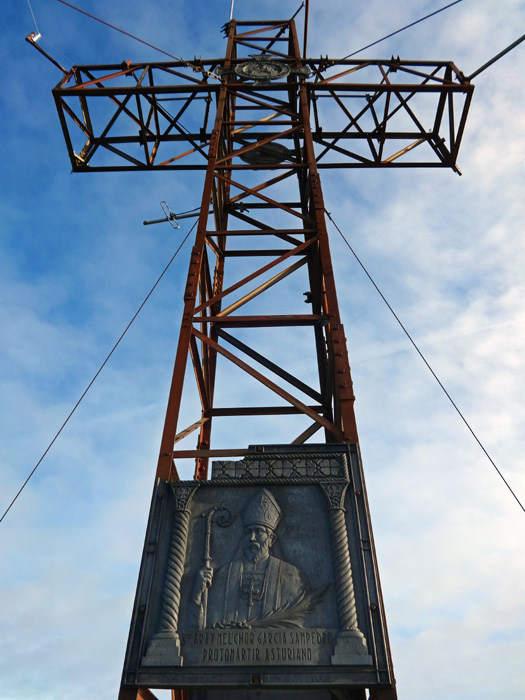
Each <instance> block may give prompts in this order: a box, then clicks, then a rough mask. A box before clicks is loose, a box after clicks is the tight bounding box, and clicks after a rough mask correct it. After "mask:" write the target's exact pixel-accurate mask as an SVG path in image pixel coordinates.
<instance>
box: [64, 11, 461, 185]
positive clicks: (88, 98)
mask: <svg viewBox="0 0 525 700" xmlns="http://www.w3.org/2000/svg"><path fill="white" fill-rule="evenodd" d="M287 24H288V23H286V22H273V23H257V22H250V23H237V26H239V27H240V26H242V33H239V34H237V35H236V39H235V44H234V53H233V54H232V55H231V56H229V57H226V58H224V59H212V60H202V59H198V60H197V59H195V60H194V61H192V62H187V61H175V62H171V63H170V62H168V63H167V62H163V63H140V64H134V63H131V62H127V63H126V62H125V63H123V64H114V65H88V66H77V67H74V68H73V69H72V70H71V71H69V72H68V73H66V75H65V76H64V78H63V79H62V80H61V82H60V83H59V84H58V85H57V87H56V88H55V89H54V90H53V94H54V97H55V101H56V106H57V109H58V113H59V116H60V121H61V124H62V129H63V131H64V135H65V139H66V143H67V147H68V151H69V156H70V159H71V164H72V166H73V170H74V171H76V172H84V171H87V170H90V171H107V170H207V168H208V159H209V153H208V151H209V148H210V144H211V139H212V135H213V119H212V118H211V106H212V104H213V103H214V102H217V101H218V100H219V99H220V95H221V92H222V90H223V89H224V87H225V86H226V85H227V87H228V93H229V95H230V96H231V97H233V96H235V97H237V98H239V99H242V100H243V103H244V105H243V106H248V105H250V106H251V107H252V108H254V109H256V106H257V101H258V99H259V96H260V94H261V87H263V86H264V91H263V92H264V95H265V97H264V102H265V104H266V105H267V107H268V110H267V111H268V115H267V119H271V124H267V125H265V126H266V128H265V129H262V128H261V127H262V126H263V124H264V123H263V122H261V124H260V125H256V124H250V128H251V129H252V131H251V132H250V135H249V137H248V136H247V135H246V134H244V133H243V131H244V129H243V128H242V127H241V126H236V128H235V129H232V130H231V131H232V144H235V145H236V147H237V148H236V149H233V150H232V166H233V167H236V168H242V167H246V166H243V165H242V163H239V160H240V159H241V156H242V155H243V154H244V153H246V151H245V150H244V149H245V148H246V147H247V145H248V144H249V143H252V144H253V143H254V141H256V140H261V139H268V142H270V141H271V142H272V143H273V144H279V147H280V149H281V150H282V152H283V154H284V156H285V157H284V160H283V162H282V163H280V164H278V165H275V166H274V168H275V169H283V170H288V169H293V168H294V167H297V166H298V165H299V163H300V158H299V157H298V156H297V154H296V148H297V133H296V131H294V129H293V128H290V127H288V128H286V129H284V128H282V129H281V128H278V127H283V126H284V125H285V123H284V122H283V116H284V112H283V110H287V109H289V107H290V103H291V102H293V99H294V98H293V94H292V93H293V92H294V91H296V88H297V86H298V84H299V83H300V84H301V89H302V91H303V93H304V98H305V100H306V103H307V107H308V111H309V112H310V113H311V115H312V117H313V120H312V121H313V130H312V131H313V133H312V141H313V147H314V153H315V161H316V164H317V168H318V169H322V168H363V167H365V168H370V167H383V168H384V167H450V168H454V169H457V166H456V158H457V153H458V149H459V146H460V143H461V138H462V135H463V129H464V126H465V121H466V117H467V113H468V109H469V105H470V101H471V98H472V92H473V89H474V88H473V86H472V85H471V84H470V82H469V80H468V79H467V78H465V77H464V76H463V74H462V73H461V72H460V71H459V70H458V69H457V68H456V66H455V65H454V63H452V62H451V61H402V60H401V59H399V58H394V57H392V58H391V59H390V60H332V59H328V58H326V59H324V58H320V59H303V58H302V57H301V56H294V58H293V61H294V65H295V71H291V72H288V70H287V68H289V61H290V56H291V54H290V48H289V37H288V36H287ZM231 26H233V25H229V26H228V27H227V28H226V31H227V32H229V31H230V30H231ZM268 32H272V33H273V34H272V35H271V36H270V35H269V34H268ZM260 52H263V53H264V55H265V56H266V57H271V58H272V61H273V64H274V68H275V73H276V74H277V75H276V77H273V76H271V75H268V76H267V78H266V79H265V78H264V76H262V78H259V79H255V80H252V81H251V82H247V81H246V80H244V79H243V78H242V77H241V76H240V75H238V74H237V73H236V72H235V70H236V69H237V68H238V67H239V66H241V65H242V64H243V63H244V62H245V61H246V60H249V57H250V56H251V55H252V56H253V55H254V53H256V54H259V53H260ZM279 73H281V75H279ZM292 111H293V110H292ZM270 114H274V116H273V117H271V118H270Z"/></svg>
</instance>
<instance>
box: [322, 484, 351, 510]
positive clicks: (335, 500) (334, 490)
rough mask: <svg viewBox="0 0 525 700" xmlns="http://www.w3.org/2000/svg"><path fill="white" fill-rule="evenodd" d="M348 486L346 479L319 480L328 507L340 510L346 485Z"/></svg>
mask: <svg viewBox="0 0 525 700" xmlns="http://www.w3.org/2000/svg"><path fill="white" fill-rule="evenodd" d="M347 486H348V484H347V482H346V481H332V482H328V483H327V482H325V483H323V482H321V488H322V489H323V491H324V493H325V496H326V497H327V499H328V504H329V509H330V510H333V509H336V510H342V509H343V504H344V498H345V492H346V487H347Z"/></svg>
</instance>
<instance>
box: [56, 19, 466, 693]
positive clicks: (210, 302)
mask: <svg viewBox="0 0 525 700" xmlns="http://www.w3.org/2000/svg"><path fill="white" fill-rule="evenodd" d="M225 33H226V36H227V50H226V55H225V57H224V58H221V59H212V60H202V59H198V60H197V59H195V60H193V61H191V62H185V61H174V62H170V63H167V62H164V63H148V64H145V63H143V64H132V63H124V64H121V65H102V66H100V65H98V66H95V65H93V66H80V67H75V68H73V69H72V70H71V71H69V72H67V73H66V74H65V76H64V78H63V79H62V81H61V82H60V83H59V85H58V86H57V87H56V88H55V89H54V90H53V94H54V97H55V101H56V105H57V109H58V113H59V116H60V121H61V125H62V128H63V131H64V136H65V139H66V144H67V148H68V152H69V156H70V159H71V163H72V166H73V170H74V171H77V172H93V171H119V170H139V171H142V170H143V171H151V170H175V171H177V170H185V171H188V170H202V171H205V181H204V188H203V195H202V203H201V208H200V214H199V217H198V223H197V233H196V236H195V240H194V244H193V247H192V251H191V257H190V263H189V271H188V276H187V281H186V286H185V289H184V311H183V318H182V325H181V332H180V337H179V342H178V348H177V354H176V359H175V367H174V372H173V378H172V383H171V390H170V396H169V401H168V409H167V414H166V421H165V426H164V432H163V437H162V444H161V450H160V456H159V462H158V468H157V478H158V479H162V480H166V481H168V480H176V479H177V478H178V475H177V466H176V465H177V463H178V461H179V460H182V459H191V460H194V461H195V478H196V479H206V477H207V473H208V461H209V459H210V458H214V457H215V458H219V457H226V456H241V455H244V454H246V452H247V449H246V447H245V445H243V444H239V443H243V442H244V440H243V430H244V428H243V426H244V425H245V423H244V421H246V420H252V421H256V423H257V426H258V436H259V437H258V441H257V442H258V443H260V444H262V443H264V442H274V441H275V440H274V439H273V438H272V429H273V430H274V429H275V421H276V420H278V421H279V424H280V429H281V430H284V429H285V428H286V426H287V422H288V423H289V426H290V427H289V442H290V443H291V444H301V443H303V442H306V441H307V440H308V439H310V438H311V437H312V436H313V435H314V434H316V433H317V431H321V434H322V435H323V440H324V441H326V442H338V443H354V444H357V443H358V436H357V429H356V422H355V416H354V394H353V389H352V379H351V374H350V366H349V361H348V353H347V349H346V339H345V335H344V329H343V326H342V324H341V319H340V314H339V308H338V301H337V294H336V286H335V282H334V275H333V270H332V263H331V259H330V249H329V242H328V234H327V229H326V222H325V208H324V203H323V194H322V190H321V183H320V178H319V170H320V169H322V168H363V167H367V168H370V167H382V168H388V167H391V168H392V167H418V166H419V167H450V168H453V169H454V170H456V171H457V170H458V169H457V165H456V157H457V153H458V149H459V146H460V143H461V138H462V135H463V130H464V126H465V121H466V117H467V113H468V109H469V105H470V101H471V98H472V93H473V89H474V88H473V86H472V85H471V84H470V82H469V81H468V79H466V78H464V76H463V75H462V74H461V73H460V72H459V71H458V69H457V68H456V66H455V65H454V64H453V63H452V62H447V61H442V62H424V61H402V60H400V59H399V58H397V59H396V58H392V59H391V60H386V61H382V60H369V61H362V60H331V59H328V58H326V59H323V58H321V59H317V60H313V59H306V58H304V57H302V56H301V52H300V49H299V44H298V39H297V34H296V30H295V25H294V22H293V20H291V21H283V22H280V21H279V22H271V21H268V22H236V21H231V22H230V23H229V24H228V25H226V27H225ZM212 107H213V108H214V109H212ZM303 302H306V303H307V309H306V310H305V307H304V303H303ZM291 343H294V344H296V345H297V344H300V346H301V347H302V348H303V347H304V362H300V363H299V364H298V361H297V355H296V353H290V352H288V348H289V347H290V344H291ZM226 366H229V367H230V368H232V369H233V371H234V372H235V371H237V372H238V373H239V377H242V378H243V379H242V382H240V383H239V385H236V386H225V385H224V382H223V381H222V380H221V377H222V376H223V375H225V373H224V372H223V369H224V367H226ZM191 367H193V374H194V389H195V391H194V394H195V396H198V402H195V403H194V404H193V410H194V411H195V412H196V414H195V415H193V417H190V418H189V419H188V420H186V419H185V422H184V424H182V425H181V415H183V413H182V410H181V405H182V389H183V385H184V382H185V379H186V381H187V377H186V375H187V374H188V371H187V370H188V368H191ZM190 371H191V369H190ZM221 373H222V374H221ZM240 386H242V387H246V390H245V391H243V392H240V391H239V387H240ZM241 393H242V400H241V396H240V394H241ZM266 397H269V399H268V400H266ZM221 398H222V403H220V401H221ZM225 398H226V399H227V400H224V399H225ZM228 399H229V400H228ZM199 406H200V407H199ZM186 413H187V411H186ZM224 420H229V421H230V425H231V424H232V422H233V429H231V428H230V429H229V431H228V432H225V431H224V430H223V428H222V426H221V423H220V421H224ZM212 426H213V428H214V430H213V433H212ZM197 433H198V439H197V444H196V447H193V448H183V447H182V446H181V445H182V444H184V441H186V439H187V438H188V437H189V436H190V435H191V434H193V435H194V436H195V434H197ZM225 435H227V438H225ZM281 435H282V433H281ZM234 438H235V439H236V440H237V443H238V444H236V445H232V444H231V443H232V442H233V440H234ZM221 441H222V442H221ZM280 441H283V440H282V438H280ZM225 442H227V443H228V444H226V445H225V444H224V443H225ZM363 495H364V496H365V494H363ZM365 498H366V496H365ZM371 546H372V549H373V543H371ZM137 697H142V698H153V697H154V696H153V694H152V693H151V691H150V690H147V689H135V688H134V689H130V688H125V687H123V688H122V689H121V694H120V700H130V699H131V698H133V700H135V699H136V698H137ZM173 697H174V698H182V697H185V695H184V693H183V691H173ZM341 697H342V696H341ZM344 697H346V698H348V700H364V699H365V689H364V688H362V689H360V688H354V689H352V690H349V691H348V693H347V694H345V696H344ZM396 697H397V695H396V691H395V688H394V687H393V686H389V687H379V688H375V689H371V690H370V698H371V699H372V700H395V698H396Z"/></svg>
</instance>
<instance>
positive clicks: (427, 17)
mask: <svg viewBox="0 0 525 700" xmlns="http://www.w3.org/2000/svg"><path fill="white" fill-rule="evenodd" d="M60 1H61V2H62V0H60ZM458 2H463V0H455V1H454V2H451V3H450V4H449V5H445V7H440V9H439V10H436V11H435V12H431V13H430V14H429V15H425V16H424V17H421V19H417V20H416V21H415V22H411V23H410V24H407V25H406V26H404V27H401V29H396V31H395V32H391V33H390V34H387V35H386V36H384V37H382V38H381V39H378V40H377V41H373V42H372V43H371V44H367V45H366V46H363V47H362V48H360V49H357V51H354V52H353V53H349V54H348V56H345V57H344V58H342V59H340V60H341V61H345V60H346V59H347V58H352V56H355V55H356V54H358V53H361V51H364V50H365V49H369V48H370V47H371V46H375V45H376V44H379V43H381V42H382V41H385V39H390V37H391V36H395V35H396V34H400V33H401V32H404V31H405V29H409V28H410V27H413V26H415V25H416V24H419V23H420V22H423V21H424V20H426V19H429V17H433V16H434V15H437V14H439V13H440V12H443V10H448V8H449V7H452V6H453V5H457V4H458Z"/></svg>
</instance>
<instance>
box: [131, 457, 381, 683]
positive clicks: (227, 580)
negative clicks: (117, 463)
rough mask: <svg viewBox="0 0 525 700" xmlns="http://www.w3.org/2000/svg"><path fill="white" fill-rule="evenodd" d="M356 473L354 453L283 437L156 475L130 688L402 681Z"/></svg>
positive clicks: (134, 631)
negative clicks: (187, 473)
mask: <svg viewBox="0 0 525 700" xmlns="http://www.w3.org/2000/svg"><path fill="white" fill-rule="evenodd" d="M361 478H362V475H361V468H360V464H359V456H358V453H357V449H356V448H355V447H352V446H346V445H314V446H308V448H307V449H306V448H305V447H304V446H297V447H292V446H289V445H279V446H264V447H257V448H250V452H249V454H247V455H246V456H245V458H244V459H243V460H242V461H222V462H216V463H214V465H213V474H212V479H211V480H209V481H201V482H199V481H190V482H184V481H181V482H172V483H171V484H166V483H165V482H160V483H159V485H158V487H157V489H156V491H155V494H154V500H153V507H152V516H151V519H150V523H149V527H148V532H147V535H146V546H145V550H144V556H143V561H142V565H141V573H140V582H139V587H138V591H137V600H136V604H135V610H134V614H133V621H132V627H131V634H130V642H129V646H128V653H127V656H126V662H125V669H124V676H123V681H124V684H123V687H126V685H127V686H135V687H138V686H144V687H159V688H163V687H180V688H185V687H186V688H191V687H200V688H253V687H254V683H256V684H257V685H259V688H261V687H262V688H265V689H277V688H288V689H292V688H295V689H297V688H300V687H305V688H308V687H309V688H320V689H322V688H327V687H333V688H335V687H337V688H341V689H344V688H360V687H361V688H364V687H367V688H372V687H374V688H378V689H381V688H383V689H384V688H393V687H394V680H393V673H392V667H391V661H390V656H389V651H388V643H387V639H386V626H385V619H384V613H383V606H382V601H381V595H380V591H379V586H378V581H377V567H376V562H375V554H374V551H373V546H372V545H371V540H370V531H369V516H368V509H367V505H366V499H365V498H364V497H363V492H362V490H361V489H362V486H361ZM189 542H191V547H188V543H189Z"/></svg>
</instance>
